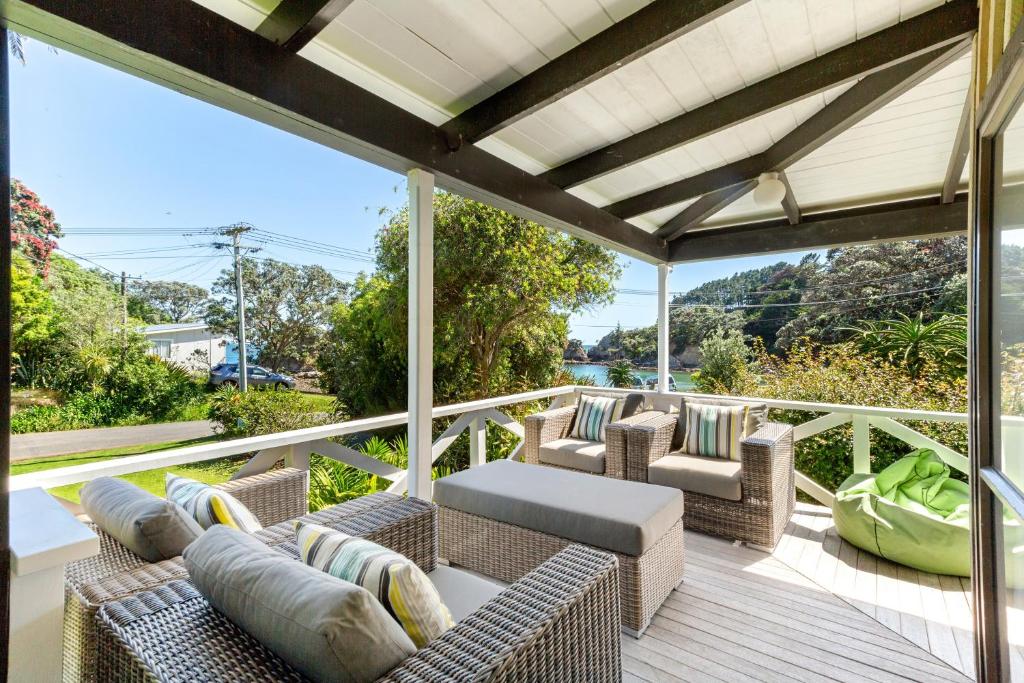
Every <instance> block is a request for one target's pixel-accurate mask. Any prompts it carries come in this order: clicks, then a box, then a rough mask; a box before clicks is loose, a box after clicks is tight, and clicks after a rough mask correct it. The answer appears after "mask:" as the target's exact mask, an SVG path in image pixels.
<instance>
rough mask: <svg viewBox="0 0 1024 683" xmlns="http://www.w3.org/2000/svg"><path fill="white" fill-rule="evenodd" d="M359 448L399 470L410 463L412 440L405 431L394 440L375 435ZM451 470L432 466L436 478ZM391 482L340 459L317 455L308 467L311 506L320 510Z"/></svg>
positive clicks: (433, 476)
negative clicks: (410, 444)
mask: <svg viewBox="0 0 1024 683" xmlns="http://www.w3.org/2000/svg"><path fill="white" fill-rule="evenodd" d="M356 450H358V451H359V452H360V453H362V454H363V455H366V456H368V457H371V458H376V459H377V460H380V461H382V462H386V463H388V464H389V465H393V466H395V467H397V468H398V469H400V470H404V469H406V468H407V467H408V466H409V441H408V440H407V439H406V437H405V436H404V435H403V436H398V437H396V438H394V439H392V440H391V441H386V440H385V439H382V438H380V437H379V436H373V437H371V438H369V439H367V440H366V441H364V442H363V443H362V445H360V446H359V447H358V448H357V449H356ZM452 472H453V470H452V468H451V467H447V466H444V465H437V466H435V467H434V468H433V469H432V470H431V474H432V478H434V479H440V478H441V477H444V476H447V475H449V474H451V473H452ZM389 483H390V482H388V481H387V480H381V479H380V478H379V477H377V476H376V475H374V474H369V473H368V472H364V471H363V470H361V469H358V468H356V467H351V466H349V465H346V464H344V463H341V462H338V461H337V460H331V459H330V458H321V457H318V458H316V460H315V461H314V462H313V463H312V464H311V466H310V468H309V507H310V509H311V510H321V509H323V508H325V507H329V506H331V505H337V504H338V503H343V502H345V501H347V500H352V499H353V498H359V497H360V496H365V495H368V494H371V493H374V492H376V491H382V490H384V489H386V488H387V485H388V484H389Z"/></svg>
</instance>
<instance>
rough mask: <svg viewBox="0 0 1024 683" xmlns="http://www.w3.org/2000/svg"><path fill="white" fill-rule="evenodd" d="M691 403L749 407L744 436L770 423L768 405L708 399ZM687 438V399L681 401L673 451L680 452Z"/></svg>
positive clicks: (693, 399) (683, 398)
mask: <svg viewBox="0 0 1024 683" xmlns="http://www.w3.org/2000/svg"><path fill="white" fill-rule="evenodd" d="M690 401H691V403H705V404H708V405H713V406H748V407H749V408H750V409H749V410H748V411H747V421H746V424H745V425H744V429H743V431H744V436H750V435H751V434H753V433H754V432H756V431H757V430H758V429H760V428H761V427H763V426H764V423H765V422H767V421H768V404H766V403H749V402H747V401H736V400H734V399H729V398H706V397H703V396H702V397H700V398H697V397H694V398H692V399H690ZM685 436H686V397H685V396H683V397H682V398H681V399H680V400H679V421H678V423H677V424H676V431H675V432H674V433H673V434H672V450H674V451H678V450H679V449H680V448H682V447H683V439H684V438H685Z"/></svg>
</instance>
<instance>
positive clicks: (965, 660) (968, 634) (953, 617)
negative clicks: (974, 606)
mask: <svg viewBox="0 0 1024 683" xmlns="http://www.w3.org/2000/svg"><path fill="white" fill-rule="evenodd" d="M938 578H939V586H940V587H941V588H942V597H943V600H944V601H945V603H946V613H947V614H949V616H950V624H951V625H952V627H953V637H954V638H955V639H956V647H957V650H958V651H959V653H960V662H961V663H962V664H963V666H964V668H963V672H964V673H965V674H967V675H968V676H970V677H972V678H973V677H974V627H973V621H972V615H971V606H970V602H969V601H968V599H967V596H966V595H964V587H963V584H962V583H961V582H960V579H959V577H956V576H939V577H938Z"/></svg>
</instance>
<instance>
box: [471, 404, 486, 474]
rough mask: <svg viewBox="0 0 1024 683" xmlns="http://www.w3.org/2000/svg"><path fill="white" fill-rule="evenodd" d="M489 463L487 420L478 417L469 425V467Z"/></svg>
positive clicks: (480, 416)
mask: <svg viewBox="0 0 1024 683" xmlns="http://www.w3.org/2000/svg"><path fill="white" fill-rule="evenodd" d="M486 463H487V420H485V419H484V417H483V416H482V415H477V416H476V417H474V418H473V421H472V422H470V423H469V466H470V467H477V466H478V465H484V464H486Z"/></svg>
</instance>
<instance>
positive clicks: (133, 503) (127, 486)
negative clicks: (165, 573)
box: [81, 477, 203, 562]
mask: <svg viewBox="0 0 1024 683" xmlns="http://www.w3.org/2000/svg"><path fill="white" fill-rule="evenodd" d="M81 500H82V507H84V508H85V511H86V512H87V513H88V514H89V517H90V518H92V521H93V522H94V523H95V524H96V526H98V527H99V528H100V529H102V530H103V531H104V532H106V533H107V534H108V535H110V536H112V537H113V538H115V539H117V541H118V542H119V543H120V544H121V545H123V546H124V547H126V548H128V549H129V550H131V551H132V552H133V553H135V554H136V555H138V556H139V557H141V558H142V559H144V560H146V561H148V562H159V561H160V560H169V559H170V558H172V557H177V556H178V555H181V551H183V550H184V549H185V546H187V545H188V544H189V543H191V542H192V541H194V540H196V539H197V538H199V536H200V535H202V533H203V528H202V527H201V526H199V524H198V523H197V522H196V520H194V519H192V516H191V515H189V514H188V513H186V512H185V511H184V510H183V509H182V507H181V506H180V505H178V504H176V503H172V502H171V501H168V500H164V499H163V498H158V497H157V496H154V495H153V494H152V493H150V492H149V491H143V490H142V489H140V488H139V487H138V486H136V485H135V484H131V483H129V482H127V481H124V480H122V479H114V478H113V477H101V478H99V479H93V480H92V481H90V482H89V483H87V484H86V485H85V486H83V487H82V492H81Z"/></svg>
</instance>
